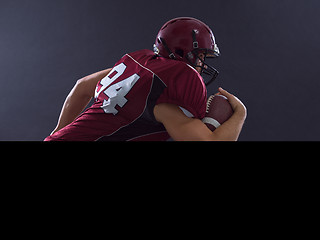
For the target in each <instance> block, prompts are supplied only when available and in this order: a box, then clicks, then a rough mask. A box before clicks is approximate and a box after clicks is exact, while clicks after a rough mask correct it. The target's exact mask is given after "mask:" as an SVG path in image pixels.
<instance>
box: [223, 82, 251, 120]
mask: <svg viewBox="0 0 320 240" xmlns="http://www.w3.org/2000/svg"><path fill="white" fill-rule="evenodd" d="M217 95H223V96H225V97H227V98H228V100H229V103H230V104H231V106H232V108H233V111H234V112H235V113H237V114H241V115H243V117H244V118H245V117H246V116H247V108H246V107H245V105H244V104H243V103H242V102H241V101H240V99H239V98H237V97H236V96H234V95H233V94H231V93H229V92H227V91H226V90H224V89H223V88H221V87H219V92H218V93H217Z"/></svg>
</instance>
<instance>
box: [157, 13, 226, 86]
mask: <svg viewBox="0 0 320 240" xmlns="http://www.w3.org/2000/svg"><path fill="white" fill-rule="evenodd" d="M153 46H154V52H155V54H157V55H159V56H161V57H165V58H171V59H174V60H178V61H183V62H186V63H187V64H189V65H191V66H192V67H194V68H195V69H196V68H200V69H201V71H200V74H201V75H202V74H203V73H204V74H207V75H209V76H211V79H210V80H209V81H208V82H206V83H205V84H206V85H209V84H210V83H211V82H213V81H214V80H215V79H216V77H217V76H218V74H219V72H218V71H217V70H216V69H215V68H214V67H212V66H210V65H209V64H208V63H207V62H206V59H207V58H215V57H218V56H219V55H220V51H219V48H218V46H217V44H216V42H215V37H214V35H213V33H212V31H211V29H210V28H209V27H208V26H207V25H206V24H205V23H203V22H201V21H200V20H198V19H195V18H191V17H179V18H174V19H172V20H170V21H168V22H167V23H165V24H164V25H163V26H162V27H161V29H160V31H159V33H158V35H157V38H156V42H155V44H154V45H153Z"/></svg>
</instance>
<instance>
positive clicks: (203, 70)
mask: <svg viewBox="0 0 320 240" xmlns="http://www.w3.org/2000/svg"><path fill="white" fill-rule="evenodd" d="M215 50H216V51H212V50H210V49H204V48H196V49H194V50H192V51H191V52H189V53H188V54H187V56H186V58H187V60H188V62H189V63H190V64H191V66H192V67H194V68H195V69H196V70H197V71H198V72H199V73H200V75H201V76H202V77H203V74H205V75H207V76H209V77H208V79H209V80H207V81H205V80H204V83H205V85H206V86H208V85H209V84H211V83H212V82H213V81H214V80H215V79H216V78H217V76H218V74H219V72H218V70H217V69H215V68H214V67H212V66H211V65H209V64H208V62H207V59H208V58H210V59H212V58H216V57H217V56H219V49H218V48H217V47H216V48H215ZM203 79H204V78H203Z"/></svg>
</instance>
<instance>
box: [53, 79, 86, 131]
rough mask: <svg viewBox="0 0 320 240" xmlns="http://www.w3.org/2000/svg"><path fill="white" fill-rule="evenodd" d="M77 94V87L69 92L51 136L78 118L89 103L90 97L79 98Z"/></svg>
mask: <svg viewBox="0 0 320 240" xmlns="http://www.w3.org/2000/svg"><path fill="white" fill-rule="evenodd" d="M76 92H77V85H75V87H74V88H73V89H72V90H71V92H70V93H69V95H68V96H67V98H66V100H65V102H64V104H63V107H62V110H61V113H60V116H59V120H58V124H57V126H56V128H55V129H54V130H53V131H52V133H51V135H52V134H54V133H55V132H57V131H59V130H60V129H62V128H64V127H65V126H67V125H68V124H70V123H71V122H73V121H74V119H75V118H76V117H77V116H79V114H80V113H81V112H82V111H83V110H84V109H85V107H86V106H87V105H88V103H89V102H90V100H91V98H92V97H90V96H81V97H80V96H79V95H77V94H76Z"/></svg>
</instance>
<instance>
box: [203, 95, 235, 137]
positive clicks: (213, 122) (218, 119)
mask: <svg viewBox="0 0 320 240" xmlns="http://www.w3.org/2000/svg"><path fill="white" fill-rule="evenodd" d="M232 114H233V109H232V107H231V105H230V103H229V101H228V99H227V98H226V97H225V96H223V95H211V96H210V97H209V98H208V101H207V111H206V115H205V117H204V118H203V119H202V122H203V123H205V124H206V125H207V127H208V128H209V129H210V130H211V131H214V130H216V128H218V127H219V126H220V125H221V124H223V123H224V122H225V121H227V120H228V119H229V118H230V117H231V116H232Z"/></svg>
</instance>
